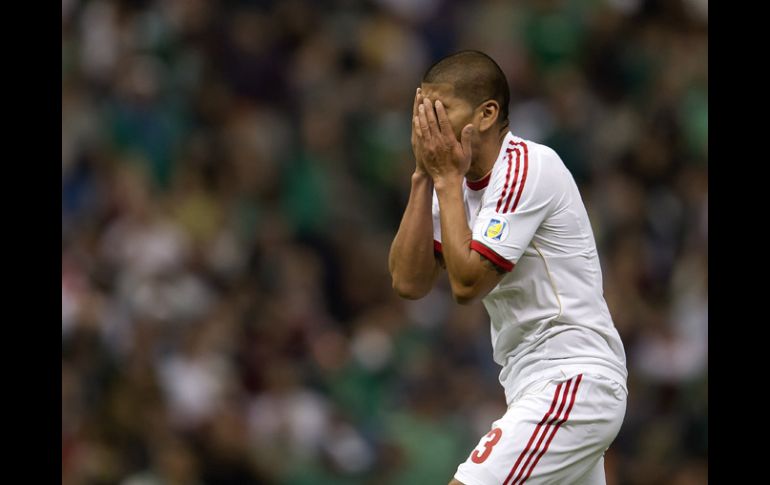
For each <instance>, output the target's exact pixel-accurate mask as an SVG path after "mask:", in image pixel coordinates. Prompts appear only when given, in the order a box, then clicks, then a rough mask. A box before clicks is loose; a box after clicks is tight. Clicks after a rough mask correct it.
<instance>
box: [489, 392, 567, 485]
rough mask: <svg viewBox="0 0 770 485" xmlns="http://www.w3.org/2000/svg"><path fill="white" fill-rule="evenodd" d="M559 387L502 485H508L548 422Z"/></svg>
mask: <svg viewBox="0 0 770 485" xmlns="http://www.w3.org/2000/svg"><path fill="white" fill-rule="evenodd" d="M561 386H562V383H559V385H558V386H556V392H554V393H553V401H551V408H550V409H549V410H548V412H547V413H545V416H543V419H541V420H540V422H539V423H537V427H535V431H534V432H533V433H532V436H530V438H529V442H528V443H527V446H526V447H524V451H522V452H521V454H520V455H519V458H518V459H517V460H516V463H514V465H513V468H511V472H510V473H509V474H508V477H507V478H506V479H505V482H503V485H508V480H510V479H511V477H512V476H513V474H514V473H515V472H516V469H517V468H518V467H519V463H521V460H522V459H523V458H524V456H525V455H526V454H527V452H528V451H529V448H530V447H531V446H532V443H534V441H535V438H537V435H538V433H539V432H540V428H541V427H542V426H543V423H545V422H546V421H548V418H549V417H550V416H551V413H552V412H553V410H554V409H555V408H556V401H557V400H558V399H559V391H561Z"/></svg>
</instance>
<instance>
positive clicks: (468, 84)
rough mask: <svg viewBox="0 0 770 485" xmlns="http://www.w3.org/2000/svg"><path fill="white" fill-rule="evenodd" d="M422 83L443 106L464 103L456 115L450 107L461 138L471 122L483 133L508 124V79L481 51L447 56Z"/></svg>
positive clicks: (430, 96) (430, 70) (428, 92)
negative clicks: (466, 126) (464, 128)
mask: <svg viewBox="0 0 770 485" xmlns="http://www.w3.org/2000/svg"><path fill="white" fill-rule="evenodd" d="M422 84H423V86H422V87H423V92H424V94H425V95H426V96H428V97H429V98H431V99H433V98H437V99H441V102H442V103H444V105H447V103H448V102H449V103H452V101H460V102H461V104H464V105H465V106H462V110H460V111H462V113H458V110H455V113H454V115H453V113H452V104H450V105H449V106H448V107H447V114H448V115H449V118H450V121H452V126H453V128H454V129H455V131H457V133H456V135H458V137H459V130H461V129H462V127H463V126H465V124H466V123H469V122H472V123H473V125H474V127H475V129H476V130H479V131H482V132H483V131H487V130H489V129H490V128H493V129H494V128H497V129H495V130H492V131H494V132H498V131H499V130H501V129H503V128H504V127H506V126H507V125H508V104H509V102H510V92H509V90H508V80H507V79H506V78H505V74H503V71H502V69H500V66H498V65H497V63H496V62H495V61H494V60H492V58H491V57H489V56H488V55H486V54H484V53H482V52H479V51H473V50H468V51H461V52H458V53H456V54H452V55H450V56H447V57H444V58H443V59H441V60H439V61H438V62H436V63H435V64H433V65H432V66H431V67H430V68H429V69H428V71H427V72H426V73H425V75H424V76H423V78H422ZM454 104H457V103H454ZM453 118H454V119H453Z"/></svg>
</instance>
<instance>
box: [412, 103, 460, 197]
mask: <svg viewBox="0 0 770 485" xmlns="http://www.w3.org/2000/svg"><path fill="white" fill-rule="evenodd" d="M434 106H435V111H434ZM412 125H413V127H412V131H413V133H416V135H417V149H416V151H417V152H419V153H420V157H421V159H422V163H423V166H424V167H425V171H426V172H428V174H429V175H430V176H431V178H433V182H434V183H438V182H439V181H442V180H444V179H446V178H450V177H460V178H462V177H464V176H465V174H466V173H467V172H468V169H469V168H470V165H471V135H472V133H473V125H471V124H468V125H466V126H465V127H464V128H463V130H462V132H461V134H460V141H458V140H457V137H456V136H455V134H454V130H453V129H452V124H451V123H450V121H449V117H448V116H447V113H446V110H445V109H444V105H443V104H442V103H441V101H439V100H436V101H435V103H432V102H431V101H430V100H429V99H428V98H423V99H422V101H421V102H420V103H419V104H418V106H417V116H416V117H415V119H413V122H412ZM413 138H414V137H413Z"/></svg>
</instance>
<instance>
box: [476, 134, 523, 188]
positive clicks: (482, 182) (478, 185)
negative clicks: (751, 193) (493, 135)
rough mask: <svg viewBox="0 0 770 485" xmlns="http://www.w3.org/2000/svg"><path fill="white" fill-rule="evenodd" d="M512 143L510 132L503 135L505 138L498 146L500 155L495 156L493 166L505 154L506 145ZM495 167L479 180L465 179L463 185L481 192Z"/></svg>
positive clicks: (487, 183)
mask: <svg viewBox="0 0 770 485" xmlns="http://www.w3.org/2000/svg"><path fill="white" fill-rule="evenodd" d="M511 141H513V133H511V132H510V131H509V132H508V133H507V134H506V135H505V138H503V144H502V145H501V146H500V153H499V154H498V155H497V160H496V161H495V165H497V162H498V161H500V158H501V157H502V155H503V154H504V153H505V149H506V148H507V147H508V144H509V143H510V142H511ZM494 168H495V166H494V165H492V170H490V171H489V172H488V173H487V174H486V175H484V176H483V177H482V178H480V179H479V180H468V179H465V185H467V186H468V188H469V189H471V190H481V189H484V188H486V186H487V185H489V180H490V179H491V178H492V171H493V170H494Z"/></svg>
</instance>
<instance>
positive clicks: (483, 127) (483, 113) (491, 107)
mask: <svg viewBox="0 0 770 485" xmlns="http://www.w3.org/2000/svg"><path fill="white" fill-rule="evenodd" d="M478 109H479V125H478V126H479V131H482V132H483V131H487V130H488V129H489V128H491V127H492V126H494V124H495V123H496V122H497V118H498V116H500V105H499V104H498V103H497V101H495V100H494V99H490V100H488V101H484V102H483V103H482V104H481V105H480V106H479V108H478Z"/></svg>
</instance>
